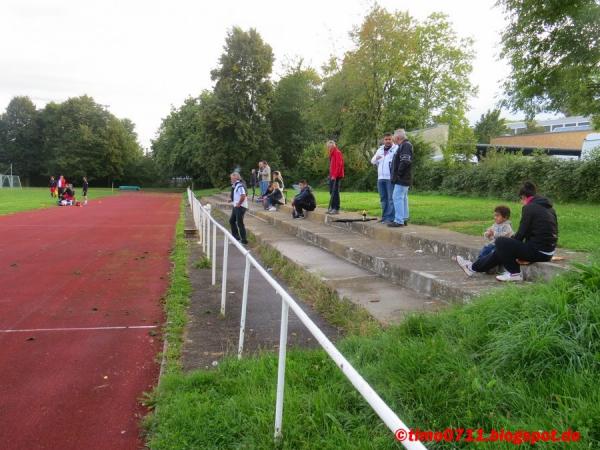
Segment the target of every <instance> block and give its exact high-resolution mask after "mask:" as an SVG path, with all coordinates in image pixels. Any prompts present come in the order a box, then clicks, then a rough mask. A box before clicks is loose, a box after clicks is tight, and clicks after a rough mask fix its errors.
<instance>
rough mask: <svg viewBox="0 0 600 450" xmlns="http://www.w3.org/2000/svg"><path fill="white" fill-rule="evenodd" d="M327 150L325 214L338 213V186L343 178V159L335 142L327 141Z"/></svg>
mask: <svg viewBox="0 0 600 450" xmlns="http://www.w3.org/2000/svg"><path fill="white" fill-rule="evenodd" d="M327 149H328V150H329V194H330V197H329V209H328V210H327V214H339V212H340V186H341V183H342V178H344V157H343V156H342V152H341V151H340V149H339V148H338V147H337V145H335V141H327Z"/></svg>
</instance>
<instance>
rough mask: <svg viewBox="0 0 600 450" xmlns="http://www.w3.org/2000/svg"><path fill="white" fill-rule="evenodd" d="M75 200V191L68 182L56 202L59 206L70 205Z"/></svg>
mask: <svg viewBox="0 0 600 450" xmlns="http://www.w3.org/2000/svg"><path fill="white" fill-rule="evenodd" d="M74 201H75V191H74V190H73V185H72V184H68V185H67V187H66V188H65V190H64V191H63V193H62V195H61V197H60V200H59V201H58V204H59V205H60V206H72V205H73V202H74Z"/></svg>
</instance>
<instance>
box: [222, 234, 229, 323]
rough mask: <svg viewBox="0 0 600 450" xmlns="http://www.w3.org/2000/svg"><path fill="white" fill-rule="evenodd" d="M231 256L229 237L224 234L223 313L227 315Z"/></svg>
mask: <svg viewBox="0 0 600 450" xmlns="http://www.w3.org/2000/svg"><path fill="white" fill-rule="evenodd" d="M228 258H229V239H228V237H227V234H224V235H223V276H222V278H221V315H222V316H224V315H225V302H226V298H227V259H228Z"/></svg>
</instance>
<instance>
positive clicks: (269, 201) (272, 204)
mask: <svg viewBox="0 0 600 450" xmlns="http://www.w3.org/2000/svg"><path fill="white" fill-rule="evenodd" d="M279 205H283V194H282V193H281V189H279V183H278V182H277V181H273V182H271V184H270V185H269V187H268V188H267V192H266V193H265V195H264V196H263V206H264V208H265V209H266V210H267V211H277V207H278V206H279Z"/></svg>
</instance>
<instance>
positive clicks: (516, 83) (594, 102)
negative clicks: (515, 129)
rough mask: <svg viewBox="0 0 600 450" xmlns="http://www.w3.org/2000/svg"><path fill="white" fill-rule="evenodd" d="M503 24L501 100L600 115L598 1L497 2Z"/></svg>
mask: <svg viewBox="0 0 600 450" xmlns="http://www.w3.org/2000/svg"><path fill="white" fill-rule="evenodd" d="M497 4H498V5H499V6H500V7H501V8H502V10H503V11H504V13H505V17H506V19H507V22H508V24H507V26H506V27H505V31H504V32H503V33H502V45H503V50H502V56H503V57H504V58H506V59H508V61H509V62H510V64H511V66H512V74H511V75H510V78H509V80H508V81H506V83H505V85H504V88H505V93H506V96H507V104H508V106H510V107H511V108H512V109H513V110H523V111H525V112H527V113H528V115H529V116H530V117H533V116H534V115H535V113H537V112H541V111H560V112H563V113H565V114H567V115H568V114H596V115H598V114H600V2H598V0H571V1H561V0H498V3H497Z"/></svg>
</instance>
